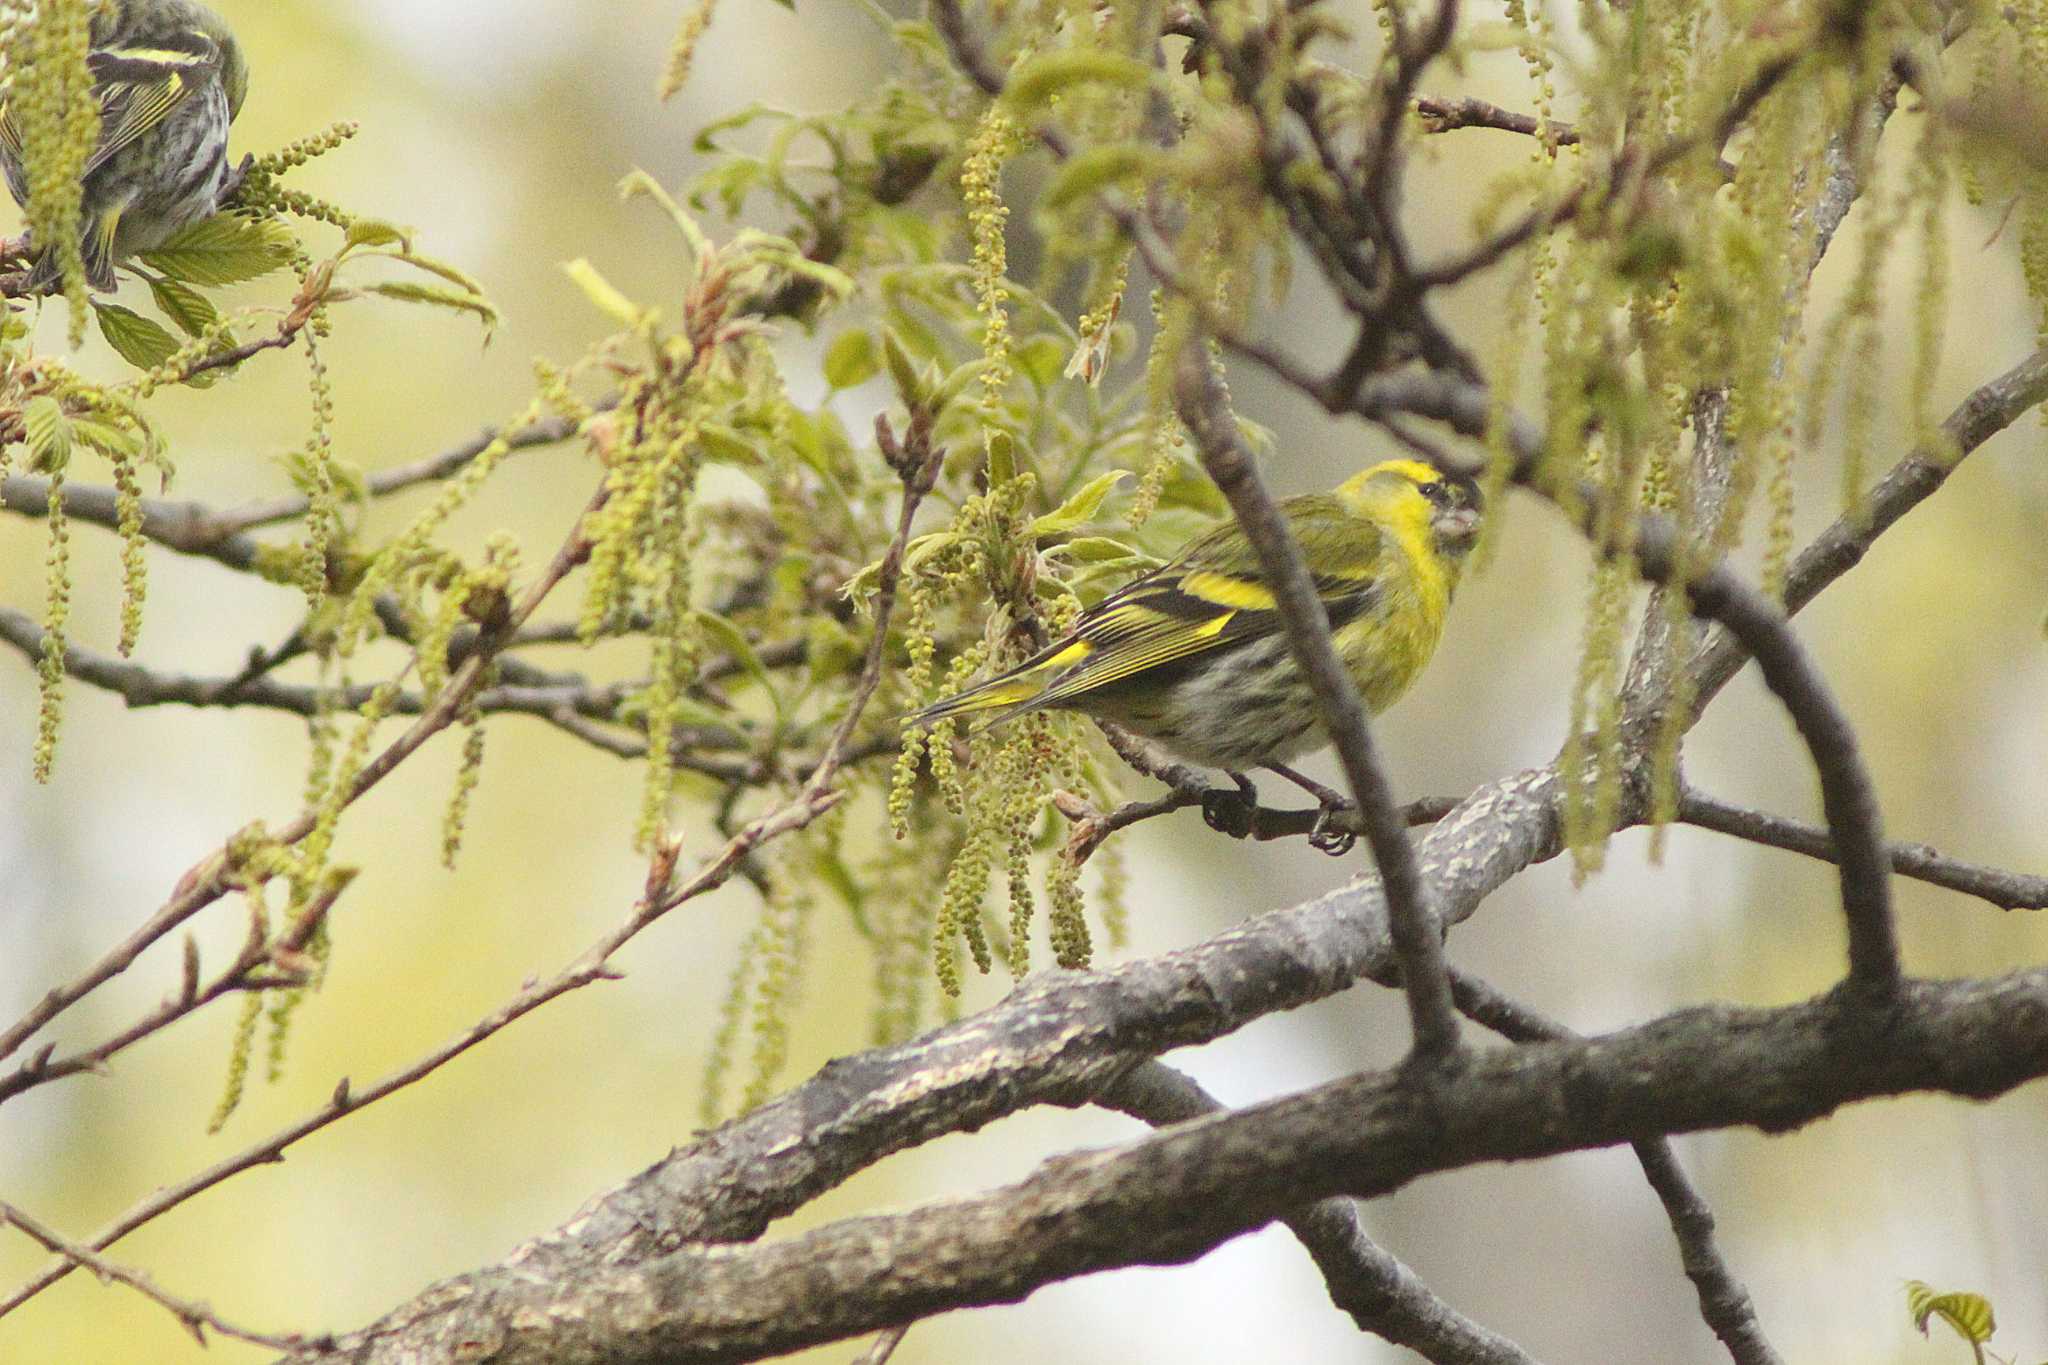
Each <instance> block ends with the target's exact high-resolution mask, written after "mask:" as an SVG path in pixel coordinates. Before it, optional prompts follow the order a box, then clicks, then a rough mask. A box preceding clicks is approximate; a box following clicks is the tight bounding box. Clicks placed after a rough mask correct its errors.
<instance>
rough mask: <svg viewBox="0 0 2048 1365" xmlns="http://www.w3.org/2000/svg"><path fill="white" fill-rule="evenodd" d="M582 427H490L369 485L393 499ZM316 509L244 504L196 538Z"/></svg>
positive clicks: (565, 423)
mask: <svg viewBox="0 0 2048 1365" xmlns="http://www.w3.org/2000/svg"><path fill="white" fill-rule="evenodd" d="M618 402H619V400H618V398H617V397H616V396H613V397H609V398H605V399H603V400H602V401H600V402H598V403H597V404H595V405H594V407H593V408H592V411H593V412H598V413H603V412H609V411H611V410H612V409H613V408H614V407H616V406H618ZM581 426H582V422H581V420H580V419H578V418H574V417H561V416H557V417H546V418H542V419H541V420H539V421H537V422H532V423H529V424H528V425H526V426H523V427H519V428H516V429H515V430H512V431H509V432H507V431H504V430H503V429H501V428H486V429H485V430H483V431H481V432H479V433H478V434H477V435H475V436H473V437H471V438H470V439H469V440H467V441H464V442H462V443H461V444H460V445H454V446H450V447H449V448H448V449H446V450H443V451H440V452H438V453H437V454H433V455H429V456H426V457H425V458H423V459H418V460H414V461H412V462H410V463H409V464H401V465H393V466H392V467H391V468H389V469H380V470H378V471H377V472H376V473H374V474H372V475H370V476H369V477H368V478H367V479H366V480H364V482H365V484H366V485H367V486H368V488H369V493H370V496H371V497H373V498H381V497H387V496H389V495H390V494H392V493H397V492H400V491H402V490H404V489H407V488H412V487H414V486H416V485H418V484H422V483H433V482H437V481H439V480H441V479H445V478H448V477H449V476H450V475H453V474H455V473H457V472H458V471H460V470H461V469H462V468H463V467H464V466H465V465H467V464H469V463H470V461H472V460H474V459H476V457H477V456H479V455H481V454H483V453H484V451H486V450H488V449H490V448H491V446H492V444H493V443H495V442H498V441H503V442H504V444H505V447H506V449H508V450H527V449H530V448H532V447H534V446H544V445H553V444H555V443H556V442H558V441H566V440H568V439H569V438H570V437H571V436H574V435H575V434H576V432H577V430H578V429H579V428H580V427H581ZM311 506H312V503H311V500H310V499H308V498H307V497H306V496H305V495H304V494H299V493H293V494H287V495H285V496H283V497H277V498H262V499H257V500H254V501H250V502H245V503H240V504H238V505H236V506H234V507H225V508H222V509H220V510H219V511H216V512H212V513H210V514H208V516H207V517H206V518H205V519H204V520H203V521H202V522H201V523H200V526H201V528H203V530H202V531H200V532H196V533H195V534H204V535H212V536H216V537H218V536H229V535H236V534H239V533H240V532H243V531H248V530H251V529H253V528H255V527H258V526H269V525H272V524H273V523H276V522H280V521H296V520H297V519H298V518H300V517H303V516H304V515H306V513H307V511H308V510H310V508H311Z"/></svg>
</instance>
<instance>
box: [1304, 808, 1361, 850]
mask: <svg viewBox="0 0 2048 1365" xmlns="http://www.w3.org/2000/svg"><path fill="white" fill-rule="evenodd" d="M1354 809H1356V808H1355V807H1354V806H1353V805H1352V804H1351V803H1350V802H1349V801H1346V800H1345V799H1344V798H1343V797H1341V796H1340V797H1338V798H1337V801H1336V804H1334V805H1325V806H1322V807H1320V808H1319V809H1318V810H1317V811H1316V822H1315V824H1313V825H1311V826H1310V827H1309V831H1308V846H1309V847H1310V848H1312V849H1315V850H1316V851H1317V852H1319V853H1327V854H1329V855H1330V856H1331V857H1332V858H1341V857H1343V856H1344V855H1345V854H1347V853H1349V852H1350V851H1351V846H1352V845H1353V844H1355V843H1357V842H1358V836H1357V835H1356V834H1353V833H1352V832H1351V831H1350V830H1348V829H1344V828H1342V827H1341V826H1339V825H1337V824H1335V823H1334V822H1335V821H1336V820H1337V819H1339V818H1341V817H1344V816H1348V815H1350V814H1351V812H1352V811H1353V810H1354Z"/></svg>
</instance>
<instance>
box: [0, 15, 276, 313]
mask: <svg viewBox="0 0 2048 1365" xmlns="http://www.w3.org/2000/svg"><path fill="white" fill-rule="evenodd" d="M91 44H92V51H91V55H90V56H89V57H88V58H87V61H88V64H89V66H90V68H91V71H92V77H93V96H94V98H95V99H96V100H97V101H98V103H99V116H100V132H99V142H98V145H97V146H95V147H94V148H93V151H92V153H91V155H90V157H89V158H88V159H87V160H86V163H85V170H84V174H83V176H82V177H81V180H82V182H83V186H84V190H83V198H82V203H81V214H80V217H81V224H80V226H81V240H80V243H79V245H80V248H81V250H82V253H83V255H84V258H85V273H86V279H87V281H88V282H89V283H90V284H91V285H92V287H93V288H94V289H96V290H102V291H105V290H111V289H113V288H114V267H115V266H117V265H119V264H120V263H121V262H122V261H124V260H126V259H127V258H129V257H130V256H134V255H137V254H139V253H141V252H145V251H148V250H150V249H151V248H153V247H156V246H159V245H161V244H162V243H163V242H164V240H165V239H166V238H168V237H170V236H171V235H172V234H173V233H175V232H177V231H178V229H180V228H182V227H185V226H186V225H188V224H190V223H195V222H197V221H199V220H200V219H202V218H207V217H210V216H211V215H213V214H214V213H215V212H217V211H218V210H219V208H220V206H221V204H222V203H223V201H224V200H226V199H227V198H229V197H230V196H232V195H233V193H234V191H235V189H236V188H237V187H238V186H239V185H240V183H241V177H242V174H243V172H244V171H245V170H246V169H247V166H248V162H247V160H246V159H245V160H244V162H243V164H242V166H241V167H237V168H230V167H229V165H228V158H227V152H228V125H229V124H231V123H233V122H234V120H235V115H237V114H239V113H240V112H241V111H242V100H243V98H244V97H245V96H246V95H247V94H248V92H249V67H248V63H247V62H245V61H244V60H243V58H242V49H241V47H240V45H239V44H237V43H236V41H235V35H234V34H233V33H232V32H230V31H229V29H228V26H227V24H226V23H225V22H224V21H223V20H222V19H221V17H220V16H219V15H217V14H215V13H214V12H213V11H212V10H210V9H208V8H207V7H206V6H204V5H200V4H195V3H193V0H112V2H111V3H109V4H105V5H102V6H101V7H100V8H99V9H98V10H96V11H94V13H93V16H92V31H91ZM0 171H4V172H5V174H6V177H7V188H8V189H9V190H10V191H11V192H12V193H13V195H14V200H15V202H16V203H18V204H23V205H26V204H27V202H28V172H27V169H26V167H24V166H23V164H22V151H21V130H20V128H19V127H17V126H16V124H15V120H14V116H13V112H12V111H11V110H8V109H0ZM37 245H41V246H43V247H44V248H45V249H43V250H42V251H41V254H40V256H39V258H38V259H37V261H36V264H35V266H34V268H33V269H32V270H31V271H30V274H29V279H28V288H29V290H30V292H44V291H48V290H49V289H51V288H53V287H54V286H55V285H56V284H57V278H58V267H57V253H56V252H54V251H50V250H48V249H47V244H37Z"/></svg>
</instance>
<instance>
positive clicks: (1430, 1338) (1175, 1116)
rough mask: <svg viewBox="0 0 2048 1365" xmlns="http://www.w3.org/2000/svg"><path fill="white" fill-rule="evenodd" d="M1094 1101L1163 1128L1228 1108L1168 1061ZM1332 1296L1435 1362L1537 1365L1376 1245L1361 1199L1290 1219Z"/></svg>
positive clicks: (1363, 1322)
mask: <svg viewBox="0 0 2048 1365" xmlns="http://www.w3.org/2000/svg"><path fill="white" fill-rule="evenodd" d="M1095 1102H1096V1103H1097V1104H1099V1105H1102V1106H1103V1107H1104V1108H1107V1109H1114V1110H1116V1111H1117V1112H1118V1113H1120V1114H1129V1115H1130V1116H1131V1117H1132V1118H1135V1119H1140V1120H1142V1121H1143V1122H1145V1123H1148V1124H1151V1125H1152V1126H1153V1127H1154V1128H1164V1127H1166V1126H1167V1125H1168V1124H1174V1123H1184V1122H1186V1121H1187V1120H1189V1119H1195V1118H1200V1117H1202V1116H1203V1115H1205V1114H1218V1113H1222V1112H1223V1111H1224V1110H1225V1108H1226V1107H1227V1106H1225V1105H1224V1104H1223V1103H1222V1102H1221V1101H1220V1100H1218V1099H1216V1097H1215V1096H1213V1095H1211V1094H1210V1093H1209V1092H1208V1091H1206V1090H1204V1089H1203V1088H1202V1086H1201V1084H1200V1083H1199V1082H1198V1081H1196V1080H1195V1079H1194V1077H1192V1076H1189V1075H1187V1074H1186V1073H1185V1072H1181V1071H1177V1070H1175V1069H1174V1068H1173V1067H1170V1066H1168V1065H1166V1063H1164V1062H1159V1061H1148V1062H1141V1063H1139V1064H1138V1065H1137V1066H1135V1067H1133V1068H1131V1070H1129V1071H1127V1072H1125V1073H1124V1074H1123V1075H1121V1076H1119V1077H1118V1078H1117V1079H1116V1080H1115V1081H1113V1082H1111V1083H1110V1085H1109V1086H1108V1087H1107V1088H1106V1089H1104V1090H1103V1091H1102V1092H1101V1093H1100V1094H1098V1095H1097V1096H1096V1097H1095ZM1283 1221H1284V1222H1285V1223H1286V1224H1287V1226H1288V1228H1289V1229H1290V1230H1291V1231H1292V1232H1293V1233H1294V1235H1295V1237H1296V1238H1298V1239H1299V1240H1300V1242H1301V1244H1302V1246H1304V1247H1306V1248H1307V1249H1308V1254H1309V1255H1310V1256H1312V1257H1314V1258H1315V1263H1316V1268H1317V1269H1319V1270H1321V1271H1322V1272H1323V1282H1324V1283H1325V1284H1326V1285H1327V1286H1328V1288H1329V1291H1330V1301H1331V1302H1332V1303H1334V1304H1336V1305H1337V1307H1338V1308H1340V1309H1342V1310H1343V1311H1344V1312H1346V1313H1348V1314H1350V1315H1351V1319H1352V1321H1354V1322H1356V1323H1357V1324H1358V1325H1359V1327H1360V1328H1362V1329H1363V1330H1365V1331H1368V1332H1372V1333H1374V1334H1376V1335H1378V1336H1381V1337H1384V1338H1386V1339H1387V1340H1388V1341H1391V1342H1393V1343H1394V1344H1395V1345H1397V1346H1406V1347H1407V1348H1408V1349H1409V1350H1411V1351H1414V1352H1416V1353H1417V1354H1419V1355H1421V1356H1423V1357H1425V1358H1426V1359H1429V1360H1440V1361H1457V1362H1459V1365H1535V1362H1534V1360H1533V1359H1532V1358H1531V1357H1530V1356H1529V1354H1528V1353H1527V1352H1525V1351H1523V1350H1522V1348H1521V1347H1519V1346H1517V1345H1515V1343H1513V1342H1512V1341H1509V1340H1508V1339H1507V1338H1506V1337H1503V1336H1501V1335H1499V1334H1498V1333H1495V1332H1492V1331H1489V1330H1488V1329H1487V1328H1485V1327H1482V1326H1480V1325H1479V1324H1478V1323H1476V1322H1474V1321H1472V1320H1471V1319H1470V1318H1468V1317H1466V1316H1465V1315H1464V1314H1463V1313H1460V1312H1459V1311H1458V1310H1457V1309H1455V1308H1453V1307H1451V1305H1450V1304H1448V1303H1446V1302H1444V1300H1443V1299H1441V1298H1439V1297H1438V1296H1437V1295H1436V1293H1435V1292H1434V1291H1432V1290H1431V1289H1430V1288H1429V1286H1428V1285H1426V1284H1424V1283H1423V1282H1422V1278H1421V1277H1420V1276H1419V1275H1417V1274H1416V1273H1415V1272H1414V1271H1413V1270H1411V1269H1410V1268H1409V1267H1408V1266H1406V1265H1404V1264H1402V1263H1401V1261H1400V1260H1399V1259H1398V1258H1397V1257H1395V1256H1394V1255H1393V1253H1391V1252H1389V1251H1388V1250H1387V1249H1386V1248H1384V1247H1382V1246H1381V1245H1380V1244H1379V1243H1377V1242H1375V1241H1374V1240H1373V1239H1372V1237H1371V1235H1370V1234H1368V1233H1367V1232H1366V1230H1365V1220H1364V1219H1363V1218H1362V1217H1361V1216H1360V1213H1359V1204H1358V1201H1357V1200H1355V1199H1350V1198H1347V1197H1345V1196H1343V1195H1337V1196H1333V1197H1331V1198H1329V1199H1323V1200H1319V1201H1317V1202H1316V1203H1314V1204H1310V1205H1308V1206H1306V1207H1304V1208H1301V1209H1297V1210H1295V1211H1294V1212H1292V1213H1289V1214H1288V1215H1286V1217H1285V1218H1284V1219H1283Z"/></svg>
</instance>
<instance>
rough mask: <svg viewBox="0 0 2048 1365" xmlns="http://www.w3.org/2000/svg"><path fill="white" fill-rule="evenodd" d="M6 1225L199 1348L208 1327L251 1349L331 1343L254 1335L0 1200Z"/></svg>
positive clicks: (0, 1213)
mask: <svg viewBox="0 0 2048 1365" xmlns="http://www.w3.org/2000/svg"><path fill="white" fill-rule="evenodd" d="M9 1223H12V1224H13V1225H14V1226H15V1227H17V1228H20V1229H21V1230H22V1231H23V1232H25V1233H27V1234H28V1235H29V1236H30V1237H31V1238H33V1239H34V1240H36V1241H38V1242H40V1243H42V1245H43V1247H44V1249H45V1250H48V1251H54V1252H55V1253H57V1254H58V1255H59V1256H62V1257H63V1258H64V1259H65V1260H67V1261H70V1262H72V1263H73V1264H75V1265H81V1266H84V1267H85V1268H86V1269H87V1270H90V1271H91V1272H92V1273H93V1274H95V1275H97V1276H99V1277H100V1279H101V1280H103V1281H112V1282H114V1283H118V1284H125V1285H127V1286H128V1287H129V1288H130V1289H132V1290H134V1291H135V1292H136V1293H138V1294H140V1295H142V1296H143V1297H144V1298H146V1299H149V1300H150V1301H152V1302H154V1303H156V1304H158V1305H160V1306H161V1307H163V1308H164V1309H165V1310H167V1311H168V1312H169V1313H170V1314H171V1316H172V1317H174V1318H176V1319H177V1320H178V1324H179V1325H180V1326H182V1327H183V1328H184V1329H185V1330H186V1331H188V1332H190V1333H191V1334H192V1336H193V1338H194V1339H195V1340H196V1341H198V1343H199V1344H200V1345H201V1346H205V1345H207V1344H208V1343H207V1340H206V1333H207V1329H209V1328H211V1329H212V1330H213V1331H214V1332H216V1333H218V1334H219V1335H221V1336H224V1337H229V1338H232V1339H233V1340H235V1341H246V1342H248V1343H249V1344H250V1345H252V1346H263V1347H267V1348H269V1349H270V1350H273V1351H296V1350H298V1349H299V1348H300V1347H303V1346H309V1345H310V1346H315V1347H317V1346H318V1345H320V1344H321V1343H322V1342H324V1341H329V1340H332V1338H331V1337H321V1338H317V1339H309V1338H307V1337H306V1336H305V1335H304V1334H303V1333H299V1332H278V1333H273V1332H256V1331H252V1330H250V1329H249V1328H247V1327H237V1326H236V1325H235V1324H234V1323H232V1322H229V1321H227V1320H226V1319H225V1318H223V1317H221V1316H220V1314H218V1313H216V1312H214V1311H213V1309H211V1308H209V1307H208V1306H207V1305H205V1304H203V1303H200V1302H198V1301H196V1300H193V1299H181V1298H178V1297H177V1296H176V1295H174V1294H171V1293H169V1292H168V1291H166V1290H164V1289H162V1288H160V1287H159V1286H158V1285H157V1283H156V1282H155V1281H154V1280H152V1279H150V1277H149V1276H147V1275H145V1274H143V1273H142V1272H141V1271H139V1270H133V1269H130V1268H129V1267H127V1266H124V1265H120V1264H117V1263H115V1262H113V1261H109V1260H106V1259H104V1258H102V1257H101V1256H100V1255H99V1254H98V1253H96V1252H95V1251H93V1250H92V1249H91V1248H89V1247H82V1246H80V1245H78V1244H77V1243H76V1242H73V1241H71V1240H69V1239H68V1238H66V1237H64V1236H63V1235H62V1234H61V1233H59V1232H57V1231H56V1230H55V1229H53V1228H51V1227H49V1226H48V1225H46V1224H44V1223H43V1222H41V1221H40V1220H38V1219H35V1218H31V1217H30V1216H29V1215H28V1214H26V1213H23V1212H22V1211H21V1210H20V1209H18V1208H16V1207H15V1206H14V1205H12V1204H9V1203H6V1202H5V1201H0V1227H4V1226H6V1225H7V1224H9Z"/></svg>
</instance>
